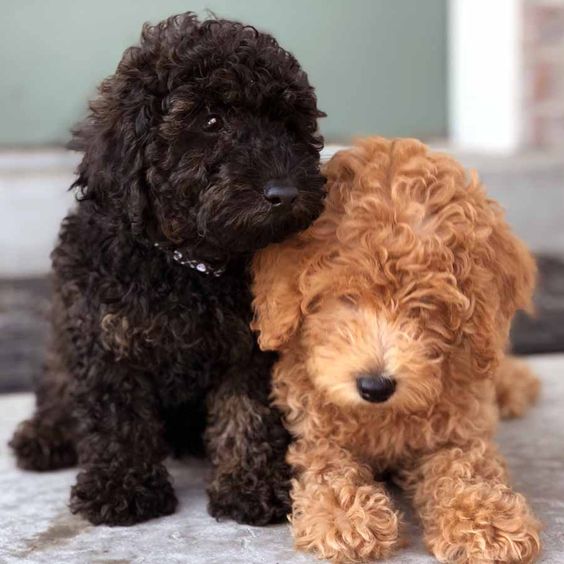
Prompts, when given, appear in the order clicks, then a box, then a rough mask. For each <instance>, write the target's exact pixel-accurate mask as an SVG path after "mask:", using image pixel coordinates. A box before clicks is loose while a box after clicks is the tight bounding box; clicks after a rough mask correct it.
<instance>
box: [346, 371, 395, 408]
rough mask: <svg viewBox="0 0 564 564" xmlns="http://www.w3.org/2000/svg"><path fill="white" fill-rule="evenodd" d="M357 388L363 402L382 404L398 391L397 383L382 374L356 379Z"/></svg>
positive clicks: (365, 375) (362, 375) (363, 375)
mask: <svg viewBox="0 0 564 564" xmlns="http://www.w3.org/2000/svg"><path fill="white" fill-rule="evenodd" d="M356 388H357V390H358V393H359V394H360V397H361V398H362V399H363V400H366V401H369V402H371V403H382V402H384V401H386V400H387V399H389V398H390V396H391V395H392V394H393V393H394V392H395V391H396V381H395V380H394V379H392V378H388V377H386V376H382V375H381V374H378V373H375V374H361V375H360V376H358V378H357V379H356Z"/></svg>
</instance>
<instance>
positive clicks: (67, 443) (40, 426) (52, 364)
mask: <svg viewBox="0 0 564 564" xmlns="http://www.w3.org/2000/svg"><path fill="white" fill-rule="evenodd" d="M75 427H76V423H75V420H74V418H73V416H72V413H71V408H70V398H69V375H68V372H67V370H66V368H65V366H64V364H63V362H62V358H61V355H60V353H59V351H58V350H57V349H56V348H55V347H54V346H51V347H50V350H49V351H48V353H47V357H46V362H45V367H44V372H43V374H42V376H41V380H40V382H39V384H38V387H37V395H36V410H35V413H34V415H33V417H31V419H28V420H26V421H23V422H22V423H20V425H19V426H18V428H17V429H16V431H15V433H14V436H13V437H12V440H11V441H10V446H11V447H12V449H13V450H14V453H15V455H16V459H17V462H18V466H19V467H20V468H24V469H25V470H36V471H46V470H56V469H59V468H67V467H69V466H74V465H75V464H76V459H77V456H76V436H75V435H76V430H75Z"/></svg>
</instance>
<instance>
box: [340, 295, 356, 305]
mask: <svg viewBox="0 0 564 564" xmlns="http://www.w3.org/2000/svg"><path fill="white" fill-rule="evenodd" d="M339 301H340V302H341V303H342V304H343V305H346V306H347V307H350V308H356V307H357V306H358V301H357V299H356V297H355V296H352V295H349V294H343V295H342V296H339Z"/></svg>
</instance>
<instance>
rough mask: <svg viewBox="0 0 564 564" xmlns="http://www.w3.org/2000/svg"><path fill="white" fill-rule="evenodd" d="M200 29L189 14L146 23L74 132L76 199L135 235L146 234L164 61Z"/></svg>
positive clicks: (163, 89) (164, 80) (162, 105)
mask: <svg viewBox="0 0 564 564" xmlns="http://www.w3.org/2000/svg"><path fill="white" fill-rule="evenodd" d="M198 26H199V23H198V20H197V18H196V16H195V15H194V14H191V13H186V14H182V15H179V16H173V17H171V18H169V19H168V20H165V21H163V22H160V23H159V24H157V25H155V26H150V25H148V24H145V26H144V27H143V31H142V34H141V41H140V43H139V45H138V46H134V47H130V48H129V49H127V50H126V51H125V52H124V54H123V57H122V59H121V61H120V63H119V65H118V67H117V70H116V72H115V73H114V74H113V75H111V76H109V77H108V78H106V79H105V80H104V81H103V82H102V84H101V85H100V87H99V91H98V96H97V98H96V99H94V100H93V101H92V102H91V103H90V106H89V108H90V112H89V115H88V117H87V118H86V119H85V120H84V121H83V122H82V123H80V124H78V126H77V127H76V128H75V129H74V130H73V139H72V141H71V142H70V144H69V148H71V149H74V150H77V151H83V152H84V157H83V159H82V162H81V163H80V165H79V167H78V170H77V174H78V178H77V180H76V181H75V183H74V184H73V188H78V189H79V198H80V199H86V200H91V201H92V202H93V203H94V205H96V206H97V207H99V208H100V209H102V210H103V211H104V213H106V214H108V215H110V216H113V217H114V218H116V219H117V218H119V219H120V220H121V221H122V222H123V223H124V224H125V225H129V226H130V228H131V231H132V232H133V233H134V234H140V233H142V232H143V231H144V229H145V228H146V220H147V216H148V212H149V209H148V201H149V186H148V184H149V181H148V178H150V177H151V166H152V164H151V163H152V162H153V161H155V156H154V155H155V154H158V151H157V150H156V149H157V143H158V140H157V135H156V129H157V128H158V126H159V124H160V123H161V121H162V117H163V114H164V113H166V111H167V103H168V102H167V98H166V94H167V93H168V90H169V85H168V82H167V81H168V76H169V75H168V73H167V72H166V71H165V70H164V69H166V68H167V64H168V62H167V61H166V57H167V54H168V53H174V52H175V50H176V49H178V48H179V45H181V44H184V43H186V41H187V40H189V39H190V38H191V37H192V35H193V34H194V32H196V31H197V29H198ZM163 59H165V60H164V62H163ZM165 63H167V64H165ZM161 67H162V68H161Z"/></svg>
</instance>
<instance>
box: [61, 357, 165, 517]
mask: <svg viewBox="0 0 564 564" xmlns="http://www.w3.org/2000/svg"><path fill="white" fill-rule="evenodd" d="M74 396H75V398H76V402H77V405H76V416H77V419H78V420H79V421H80V425H81V436H80V440H79V443H78V456H79V465H80V467H81V471H80V473H79V474H78V476H77V481H76V484H75V485H74V486H73V488H72V490H71V500H70V508H71V511H72V512H73V513H80V514H82V515H83V516H84V517H86V518H87V519H89V520H90V521H91V522H92V523H94V524H100V523H104V524H107V525H132V524H134V523H138V522H140V521H145V520H147V519H150V518H153V517H158V516H160V515H168V514H170V513H172V512H173V511H174V509H175V507H176V497H175V495H174V491H173V489H172V486H171V484H170V481H169V476H168V472H167V470H166V468H165V467H164V465H163V464H162V461H163V459H164V457H165V455H166V449H165V441H164V430H163V425H162V422H161V420H160V418H159V413H158V407H157V405H156V394H155V391H154V390H153V389H152V386H151V385H150V383H149V382H148V380H147V379H146V378H144V377H143V375H142V374H139V373H136V372H135V371H134V369H133V368H132V367H130V366H128V365H126V364H123V363H120V362H118V361H115V360H114V359H113V357H111V356H103V352H101V351H100V352H99V354H98V355H94V354H92V355H91V358H90V359H89V364H88V366H87V368H86V374H83V375H81V378H80V379H79V380H78V382H77V389H76V390H75V393H74Z"/></svg>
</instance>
